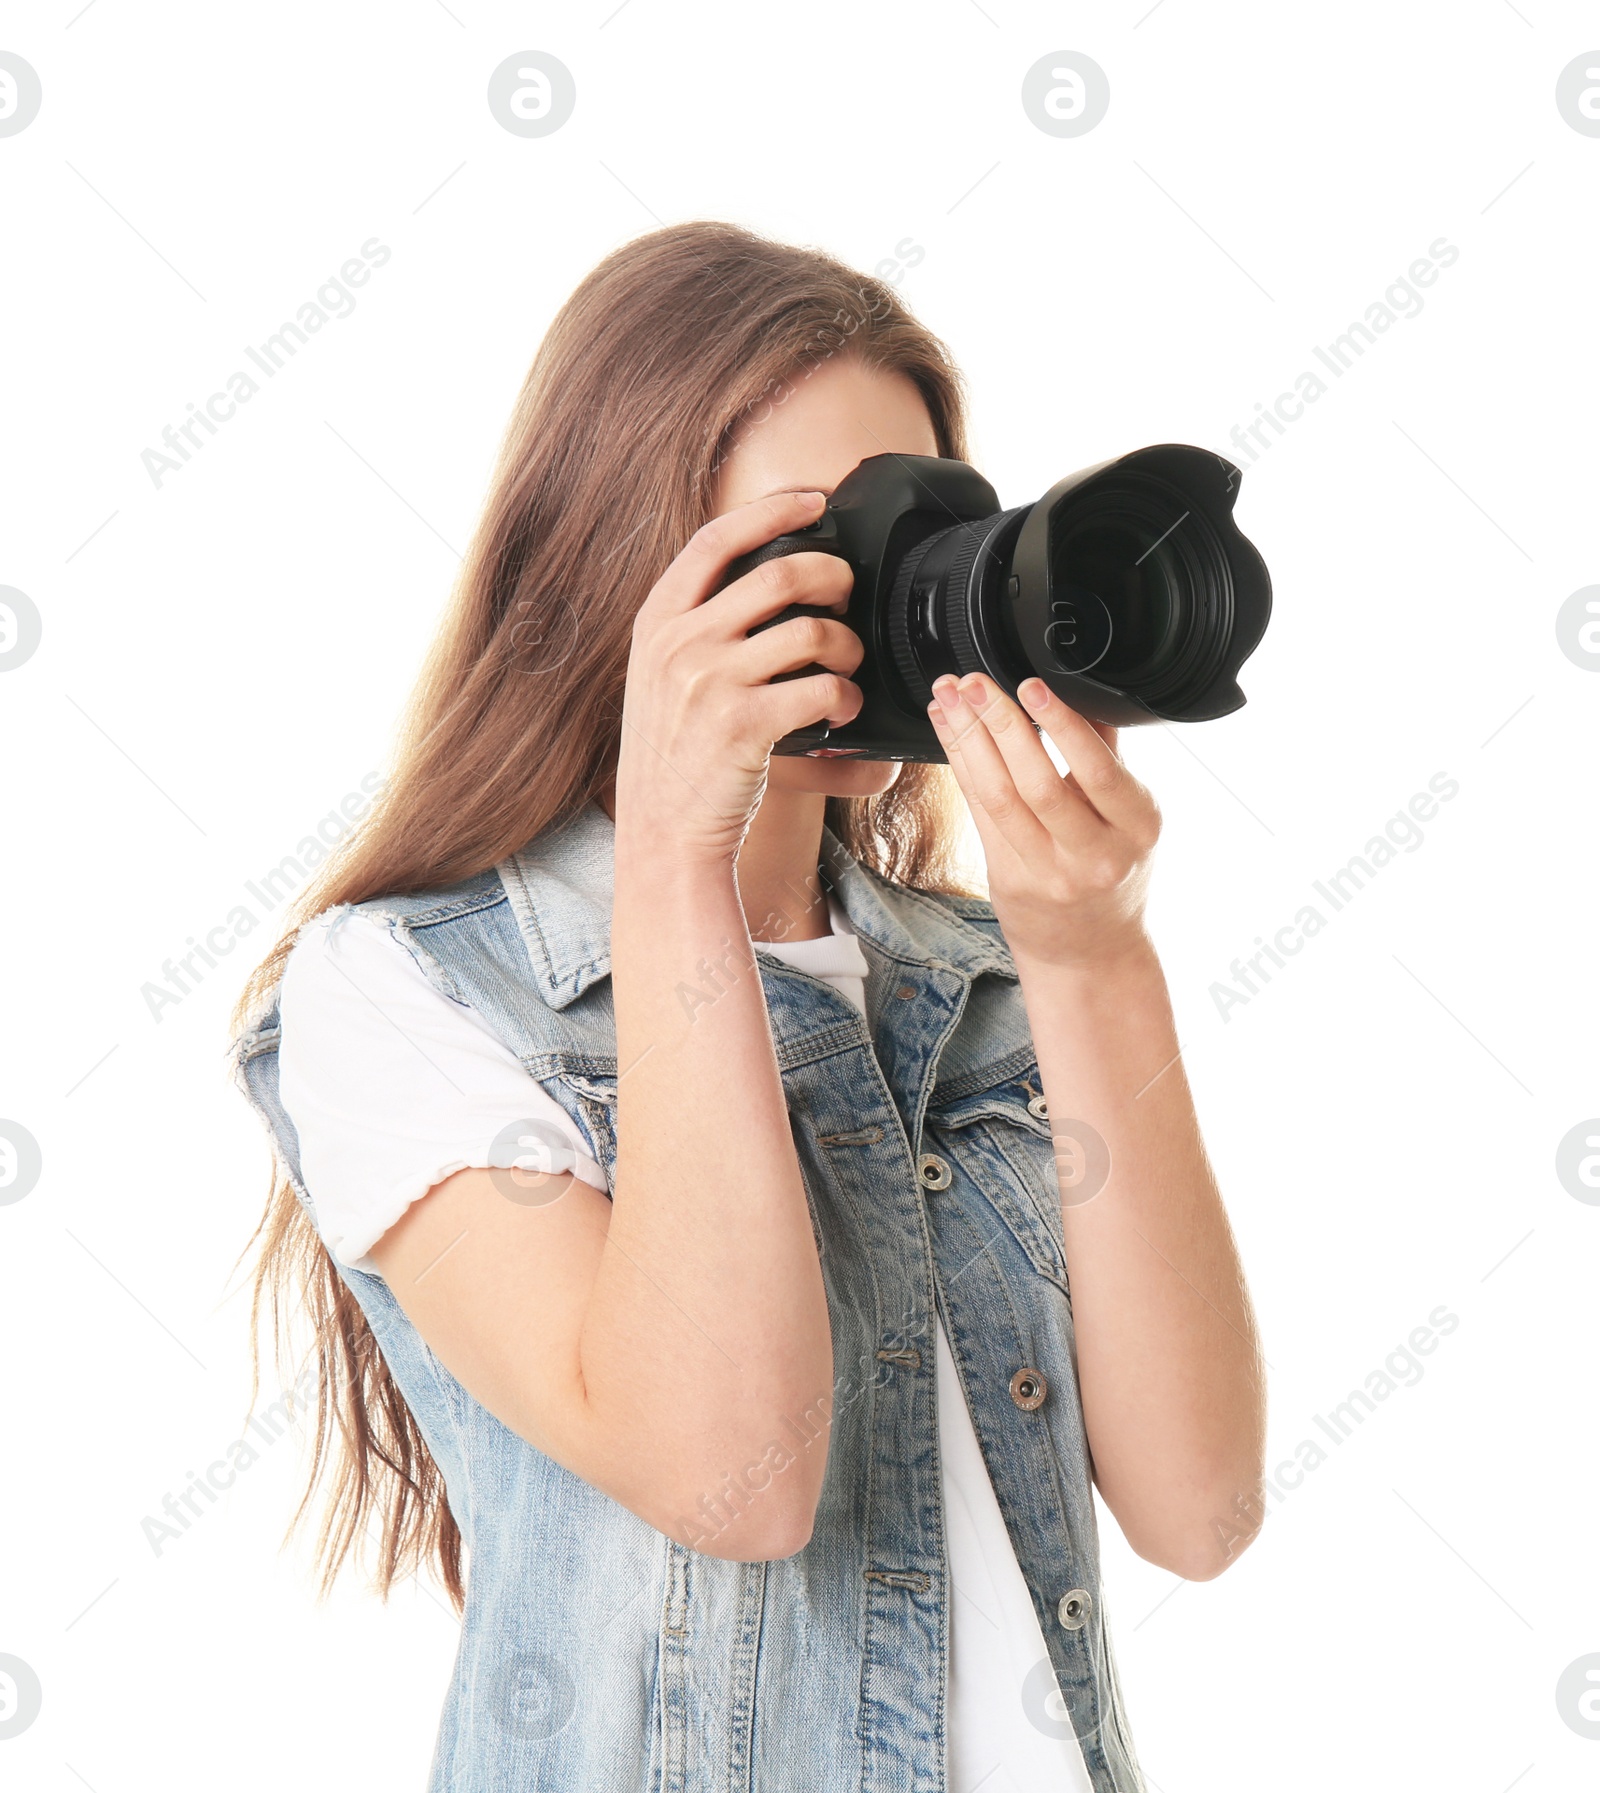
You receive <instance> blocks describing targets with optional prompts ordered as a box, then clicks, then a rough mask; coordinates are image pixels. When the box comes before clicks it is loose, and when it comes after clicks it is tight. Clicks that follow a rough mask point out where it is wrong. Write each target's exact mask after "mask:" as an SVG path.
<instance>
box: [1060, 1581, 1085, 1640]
mask: <svg viewBox="0 0 1600 1793" xmlns="http://www.w3.org/2000/svg"><path fill="white" fill-rule="evenodd" d="M1089 1605H1090V1601H1089V1590H1088V1589H1087V1588H1073V1589H1072V1590H1071V1591H1070V1592H1069V1593H1065V1594H1063V1595H1062V1596H1061V1598H1060V1599H1059V1600H1058V1601H1057V1602H1056V1617H1057V1618H1058V1619H1059V1620H1060V1621H1061V1627H1062V1629H1063V1630H1064V1631H1081V1630H1082V1629H1083V1628H1084V1626H1085V1625H1087V1624H1088V1623H1089Z"/></svg>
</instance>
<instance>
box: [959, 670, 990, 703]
mask: <svg viewBox="0 0 1600 1793" xmlns="http://www.w3.org/2000/svg"><path fill="white" fill-rule="evenodd" d="M958 688H959V690H960V692H961V695H962V696H963V697H964V698H965V699H966V700H967V702H968V703H970V704H981V703H984V702H985V701H986V698H985V696H984V689H983V680H982V679H981V678H980V677H979V676H978V675H977V673H975V672H969V673H968V674H967V676H966V677H965V678H964V679H961V680H960V681H959V683H958Z"/></svg>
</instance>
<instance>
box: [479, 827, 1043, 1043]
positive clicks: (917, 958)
mask: <svg viewBox="0 0 1600 1793" xmlns="http://www.w3.org/2000/svg"><path fill="white" fill-rule="evenodd" d="M615 846H616V825H615V823H613V822H612V820H611V818H610V816H608V815H607V814H606V812H605V811H604V810H603V809H602V808H601V807H600V805H599V804H598V803H596V802H590V803H589V804H587V805H586V806H585V807H584V808H583V809H582V810H580V811H579V812H578V813H577V815H575V816H574V817H572V818H571V819H570V820H569V821H567V822H564V823H561V824H559V825H558V826H556V827H554V828H550V829H547V830H545V832H544V833H542V834H540V835H539V836H537V837H536V838H535V839H534V840H532V841H530V842H529V844H528V845H527V846H526V847H524V848H523V849H522V850H521V851H520V852H518V853H514V854H513V855H512V856H511V858H509V859H507V860H506V861H505V862H504V863H503V864H501V865H500V866H499V868H498V870H499V873H500V879H501V882H502V883H503V884H504V886H505V890H506V894H507V896H508V897H509V898H510V902H511V908H512V912H513V914H514V915H515V916H516V919H517V926H518V928H519V929H520V931H521V934H522V938H523V941H524V942H525V943H526V946H527V949H528V958H529V960H530V961H531V963H532V966H533V970H534V975H535V978H536V980H537V983H538V988H539V994H540V995H541V996H542V997H543V999H544V1000H545V1001H546V1002H547V1003H548V1004H549V1005H550V1006H551V1007H552V1008H557V1009H562V1008H565V1007H566V1006H567V1004H568V1003H570V1002H574V1001H576V999H577V998H578V997H579V996H581V995H582V994H583V992H584V991H585V990H587V989H588V988H589V986H590V985H591V984H595V983H598V982H599V981H600V979H601V978H603V977H607V976H609V975H610V971H611V899H612V890H613V870H614V863H615V860H614V854H615ZM819 870H820V871H821V872H822V874H823V876H824V880H825V882H826V883H827V884H828V885H829V887H830V888H831V889H832V890H833V891H834V893H835V895H836V896H837V897H838V899H839V901H840V903H841V904H842V905H843V907H844V911H845V913H846V914H847V915H848V916H849V917H850V925H851V926H852V927H853V928H854V929H855V931H856V933H857V934H858V935H860V936H862V938H863V939H864V940H865V941H866V942H869V943H870V945H871V946H873V947H876V948H877V949H878V952H879V953H880V954H881V955H882V956H883V957H885V958H888V959H891V960H895V961H898V962H900V963H903V964H907V965H932V966H934V967H936V968H938V969H942V970H953V971H957V972H960V973H961V974H962V975H963V976H964V977H967V978H974V977H977V976H978V975H979V974H980V973H982V972H986V971H987V972H993V973H995V974H997V975H998V976H1001V977H1007V978H1013V979H1014V978H1015V977H1016V975H1017V972H1016V967H1015V965H1014V964H1013V962H1012V958H1011V954H1010V952H1009V951H1008V950H1007V948H1006V946H1005V944H1004V942H1003V941H1002V940H1000V939H999V937H998V935H997V934H996V933H995V932H993V931H992V930H993V922H992V921H990V922H989V925H988V927H985V926H983V925H980V921H979V920H978V919H977V918H978V917H983V918H985V919H987V918H988V917H990V916H991V915H992V913H993V912H992V910H990V908H989V906H988V904H986V903H984V902H981V901H980V900H978V899H977V898H972V897H956V898H950V897H945V898H942V899H935V898H934V897H931V896H927V895H924V894H923V893H922V892H920V891H915V890H907V889H905V888H904V887H902V886H900V885H897V884H891V883H889V882H888V880H886V879H884V878H881V877H879V876H878V875H877V873H875V872H872V871H869V870H868V869H867V868H866V867H865V866H863V865H861V864H860V863H859V862H858V861H857V860H855V859H854V858H852V857H851V855H850V854H849V853H848V852H847V851H846V850H845V848H844V847H843V845H841V843H840V842H839V840H838V838H837V837H836V836H835V835H834V834H833V832H832V831H831V830H830V829H828V828H826V827H825V828H824V829H823V831H822V854H821V862H820V865H819ZM761 944H762V943H761V942H760V941H757V942H756V946H757V950H758V951H759V950H760V947H761Z"/></svg>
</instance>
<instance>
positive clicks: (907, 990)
mask: <svg viewBox="0 0 1600 1793" xmlns="http://www.w3.org/2000/svg"><path fill="white" fill-rule="evenodd" d="M916 993H917V988H916V985H915V984H902V985H901V986H900V988H899V989H898V990H896V991H895V995H896V996H898V997H899V998H900V1000H901V1001H902V1002H910V1000H911V998H912V997H913V996H915V995H916Z"/></svg>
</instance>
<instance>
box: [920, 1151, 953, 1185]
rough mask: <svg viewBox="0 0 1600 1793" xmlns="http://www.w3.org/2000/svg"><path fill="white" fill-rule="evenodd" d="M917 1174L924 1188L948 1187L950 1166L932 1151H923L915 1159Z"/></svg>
mask: <svg viewBox="0 0 1600 1793" xmlns="http://www.w3.org/2000/svg"><path fill="white" fill-rule="evenodd" d="M917 1175H918V1176H919V1177H920V1178H921V1179H922V1187H923V1188H924V1189H948V1188H949V1187H950V1180H951V1176H950V1166H949V1165H948V1164H946V1163H945V1161H944V1160H943V1159H942V1158H940V1157H938V1156H937V1155H936V1154H934V1153H933V1152H924V1153H923V1154H922V1156H921V1157H920V1158H919V1159H918V1160H917Z"/></svg>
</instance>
